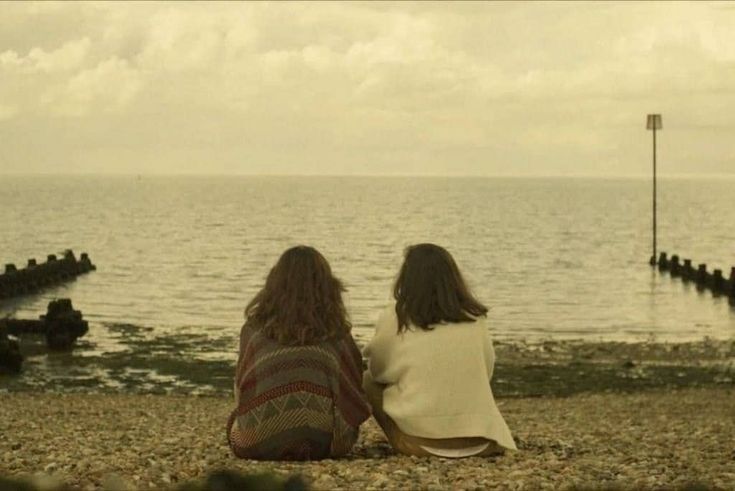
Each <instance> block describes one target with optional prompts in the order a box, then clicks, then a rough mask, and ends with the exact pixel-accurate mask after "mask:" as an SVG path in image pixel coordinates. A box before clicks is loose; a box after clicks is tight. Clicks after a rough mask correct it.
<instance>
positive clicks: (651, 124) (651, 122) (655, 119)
mask: <svg viewBox="0 0 735 491" xmlns="http://www.w3.org/2000/svg"><path fill="white" fill-rule="evenodd" d="M646 129H647V130H653V255H652V256H651V260H650V261H649V262H650V263H651V266H654V265H655V264H656V130H660V129H662V125H661V115H660V114H649V115H648V118H647V119H646Z"/></svg>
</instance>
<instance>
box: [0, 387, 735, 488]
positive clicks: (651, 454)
mask: <svg viewBox="0 0 735 491" xmlns="http://www.w3.org/2000/svg"><path fill="white" fill-rule="evenodd" d="M498 405H499V407H500V410H501V412H502V413H503V415H504V417H505V418H506V420H507V422H508V425H509V426H510V428H511V431H512V432H513V435H514V437H515V439H516V443H517V444H518V447H519V451H518V452H508V453H506V455H504V456H502V457H497V458H488V459H481V458H477V457H472V458H467V459H461V460H451V459H441V458H419V457H406V456H398V455H395V454H394V453H393V451H392V449H391V448H390V447H389V445H388V444H387V443H386V442H385V439H384V437H383V435H382V434H381V432H380V431H379V429H378V428H377V425H376V424H375V423H374V421H373V420H372V419H370V420H368V422H367V423H366V424H365V425H363V427H362V429H361V436H360V439H359V441H358V443H357V445H356V447H355V448H354V449H353V452H352V453H351V454H350V455H349V456H348V457H347V458H345V459H341V460H325V461H321V462H310V463H288V462H256V461H243V460H239V459H236V458H234V457H232V456H231V454H230V451H229V449H228V448H227V445H226V441H225V435H224V424H225V421H226V417H227V415H228V413H229V411H230V410H231V409H232V406H233V403H232V401H231V400H230V399H229V398H225V397H212V396H209V397H186V396H182V395H170V396H160V395H134V394H99V393H89V394H44V393H30V392H18V393H11V394H8V395H4V396H3V397H1V398H0V470H2V472H0V475H4V476H5V477H21V476H28V475H33V474H38V473H42V474H50V475H54V476H56V477H58V478H59V479H61V480H63V481H64V482H66V483H68V484H70V485H72V486H75V487H78V488H79V489H85V490H86V489H97V488H99V487H100V486H101V485H102V483H103V482H110V480H111V479H112V480H115V482H117V483H118V484H120V483H126V484H127V485H128V486H129V488H131V489H169V488H172V487H175V486H177V485H179V484H181V483H182V482H186V481H190V480H193V479H201V478H204V477H205V476H206V475H207V474H209V473H211V472H212V471H215V470H218V469H223V468H224V469H232V470H237V471H240V472H246V473H262V472H274V473H275V474H277V475H280V476H289V475H293V474H300V475H302V476H303V477H304V479H305V480H306V481H307V482H308V483H310V484H311V485H312V487H313V489H358V488H359V489H436V490H438V489H484V488H490V487H492V488H496V489H509V490H510V489H514V490H516V489H558V488H562V489H589V488H591V487H592V488H604V489H729V488H732V487H735V447H733V442H732V437H733V435H735V420H733V418H732V408H733V407H735V389H734V388H733V387H732V386H727V387H720V388H687V389H674V390H661V389H655V390H647V391H640V392H634V393H610V394H604V393H598V394H590V393H586V394H577V395H573V396H570V397H534V398H506V399H500V400H499V401H498ZM696 486H699V487H696Z"/></svg>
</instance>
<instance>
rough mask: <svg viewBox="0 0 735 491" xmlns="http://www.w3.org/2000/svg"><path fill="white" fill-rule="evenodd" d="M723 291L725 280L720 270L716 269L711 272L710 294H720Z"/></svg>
mask: <svg viewBox="0 0 735 491" xmlns="http://www.w3.org/2000/svg"><path fill="white" fill-rule="evenodd" d="M724 290H725V278H723V277H722V270H721V269H716V270H714V271H713V272H712V292H713V293H722V292H723V291H724Z"/></svg>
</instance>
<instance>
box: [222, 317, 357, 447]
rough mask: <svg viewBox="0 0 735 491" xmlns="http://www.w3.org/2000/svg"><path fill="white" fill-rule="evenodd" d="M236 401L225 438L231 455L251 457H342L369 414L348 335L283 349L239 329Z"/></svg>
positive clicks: (257, 334) (267, 340)
mask: <svg viewBox="0 0 735 491" xmlns="http://www.w3.org/2000/svg"><path fill="white" fill-rule="evenodd" d="M235 400H236V402H237V407H236V408H235V410H234V411H233V412H232V414H231V416H230V418H229V420H228V423H227V437H228V441H229V444H230V447H231V448H232V451H233V453H234V454H235V455H236V456H238V457H241V458H249V459H260V460H316V459H323V458H330V457H339V456H341V455H344V454H346V453H347V452H349V450H350V449H351V448H352V446H353V445H354V443H355V441H356V440H357V436H358V428H359V426H360V424H361V423H362V422H363V421H365V420H366V419H367V418H368V417H369V416H370V407H369V405H368V403H367V399H366V397H365V393H364V391H363V389H362V356H361V354H360V350H359V349H358V348H357V346H356V345H355V341H354V340H353V339H352V336H347V337H346V338H344V339H340V340H332V341H324V342H321V343H319V344H314V345H305V346H285V345H281V344H279V343H277V342H276V341H273V340H271V339H269V338H267V337H266V336H265V335H263V334H262V333H261V332H260V331H257V330H254V329H251V328H246V327H245V326H243V328H242V331H241V333H240V354H239V359H238V363H237V368H236V370H235Z"/></svg>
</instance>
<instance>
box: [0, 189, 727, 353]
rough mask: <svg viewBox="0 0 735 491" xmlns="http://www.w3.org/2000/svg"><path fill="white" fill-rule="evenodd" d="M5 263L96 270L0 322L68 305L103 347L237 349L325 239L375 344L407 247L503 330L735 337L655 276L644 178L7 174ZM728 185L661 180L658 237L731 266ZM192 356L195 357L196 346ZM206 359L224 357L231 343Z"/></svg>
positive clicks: (720, 307)
mask: <svg viewBox="0 0 735 491" xmlns="http://www.w3.org/2000/svg"><path fill="white" fill-rule="evenodd" d="M0 183H1V185H0V230H2V234H0V260H2V261H3V263H5V262H15V263H16V264H18V265H19V266H22V265H24V264H25V263H26V261H27V259H28V258H30V257H36V258H38V259H39V260H42V259H44V258H45V256H46V255H47V254H49V253H55V252H60V251H62V250H63V249H65V248H73V249H74V251H75V252H76V253H77V255H78V254H79V253H80V252H82V251H87V252H89V254H90V256H91V258H92V260H93V262H94V263H95V264H96V265H97V267H98V270H97V271H96V272H93V273H91V274H89V275H86V276H83V277H80V278H79V279H78V280H77V281H76V282H73V283H70V284H68V285H64V286H60V287H57V288H55V289H51V290H48V291H46V292H44V293H43V294H39V295H33V296H28V297H24V298H21V299H16V300H13V301H5V302H4V303H2V304H1V305H0V315H7V314H13V315H16V316H18V317H23V316H29V317H35V316H37V315H38V314H40V313H42V312H44V311H45V306H46V303H47V302H48V300H49V299H51V298H53V297H57V296H65V297H66V296H68V297H71V298H72V299H73V302H74V305H75V306H76V308H79V309H81V310H82V312H83V313H84V315H85V317H86V318H87V319H89V320H90V321H91V329H90V333H89V334H88V336H87V338H88V339H89V341H90V342H91V343H92V344H93V345H94V346H97V347H98V348H99V349H100V350H113V349H114V348H115V346H116V344H119V333H118V334H116V332H115V331H114V329H111V326H112V325H114V324H119V323H125V324H133V325H137V326H144V327H149V328H152V329H151V330H150V331H149V334H148V335H149V336H154V337H165V336H168V335H178V334H186V333H192V334H194V333H196V334H201V333H206V335H207V336H208V338H209V339H213V340H215V339H216V340H218V341H220V343H218V344H221V345H228V343H223V341H224V340H226V339H232V340H233V349H234V339H235V337H236V335H237V333H238V331H239V328H240V325H241V322H242V310H243V307H244V305H245V304H246V303H247V301H248V300H249V299H250V298H251V297H252V295H253V294H254V293H255V292H256V291H257V289H258V288H259V287H260V285H261V284H262V282H263V279H264V277H265V275H266V274H267V272H268V270H269V268H270V267H271V266H272V265H273V263H274V262H275V261H276V259H277V258H278V256H279V255H280V253H281V252H282V251H283V250H284V249H285V248H287V247H289V246H291V245H294V244H298V243H305V244H310V245H313V246H315V247H317V248H318V249H319V250H321V251H322V252H323V254H324V255H325V256H326V257H327V259H328V260H329V261H330V263H331V264H332V267H333V269H334V271H335V273H336V274H337V275H338V276H339V277H341V278H342V279H343V281H344V282H345V283H346V285H347V287H348V289H349V293H348V295H347V303H348V308H349V311H350V312H351V315H352V319H353V323H354V325H355V327H356V328H355V333H356V335H357V337H359V338H362V339H363V340H364V339H366V338H369V337H370V335H371V331H372V322H373V321H374V320H375V317H376V315H377V312H378V310H379V309H380V308H381V307H382V306H383V305H385V304H386V303H387V301H388V300H389V297H390V288H391V283H392V280H393V278H394V275H395V273H396V271H397V269H398V266H399V265H400V262H401V259H402V252H403V249H404V247H405V246H406V245H408V244H411V243H416V242H425V241H430V242H435V243H438V244H441V245H443V246H445V247H446V248H448V249H449V250H450V251H451V252H452V254H453V255H454V256H455V258H456V259H457V261H458V263H459V265H460V267H461V268H462V270H463V271H464V273H465V275H466V277H467V278H468V280H469V282H470V283H471V285H472V286H473V288H474V290H475V292H476V294H477V296H478V297H479V298H480V299H482V300H483V301H484V302H486V303H487V304H488V305H489V306H490V307H491V318H492V326H493V330H494V335H495V336H496V338H501V339H510V340H521V339H522V340H529V341H535V340H542V339H549V338H582V339H590V340H621V339H622V340H631V341H633V340H641V339H647V338H651V337H654V338H655V339H657V340H662V341H663V340H671V341H675V340H682V341H683V340H692V339H701V338H702V337H704V336H711V337H714V338H725V339H727V338H735V309H733V308H731V307H729V306H728V304H727V301H726V299H723V298H712V296H711V295H710V294H709V293H704V294H702V293H698V292H697V291H696V289H695V288H694V287H692V286H687V285H684V284H683V283H682V282H680V281H679V280H671V279H670V278H669V277H668V276H666V275H659V274H658V272H652V270H651V269H650V268H649V267H648V266H647V264H646V261H647V259H648V257H649V255H650V247H651V239H650V184H649V182H647V181H644V180H593V179H441V178H362V177H356V178H347V177H345V178H341V177H332V178H330V177H312V178H304V177H288V178H286V177H284V178H275V177H262V178H261V177H255V178H254V177H211V178H185V177H157V178H148V177H144V178H143V179H136V178H134V177H116V178H101V177H74V178H71V177H70V178H59V177H43V178H29V177H23V178H20V177H13V178H9V177H2V178H0ZM733 196H735V180H664V181H662V182H661V183H660V205H659V206H660V207H659V210H660V215H659V227H660V228H659V244H660V248H661V249H663V250H666V251H668V252H678V253H679V254H681V255H683V256H684V257H691V258H692V259H693V260H694V262H695V263H697V262H707V264H708V265H712V266H711V267H721V268H723V270H725V274H726V275H727V274H729V270H730V266H731V265H735V227H734V226H733V224H735V208H733V206H732V203H733ZM191 349H192V350H193V351H197V348H196V347H195V346H192V347H191ZM207 356H215V357H216V356H222V357H225V356H226V357H231V356H232V353H231V351H228V350H225V351H223V352H215V353H210V354H209V355H207Z"/></svg>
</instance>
